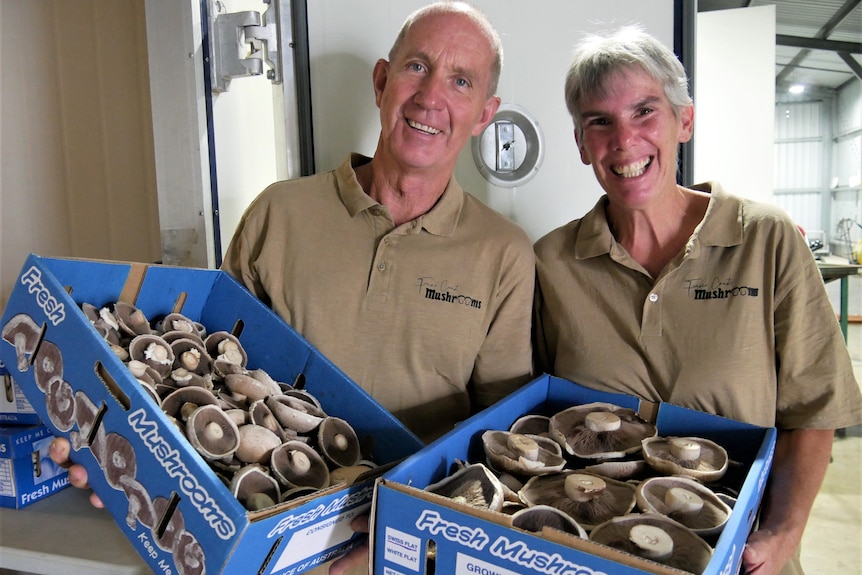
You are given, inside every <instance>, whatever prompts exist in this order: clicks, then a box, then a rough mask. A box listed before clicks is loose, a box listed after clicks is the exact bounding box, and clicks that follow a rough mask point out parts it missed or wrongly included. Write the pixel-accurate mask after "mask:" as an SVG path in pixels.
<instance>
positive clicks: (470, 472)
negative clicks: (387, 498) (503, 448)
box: [425, 463, 504, 511]
mask: <svg viewBox="0 0 862 575" xmlns="http://www.w3.org/2000/svg"><path fill="white" fill-rule="evenodd" d="M425 491H428V492H430V493H435V494H437V495H441V496H443V497H448V498H449V499H452V500H454V501H456V502H458V503H461V504H464V505H468V506H470V507H476V508H478V509H489V510H491V511H500V510H501V509H502V508H503V500H504V498H503V485H502V484H501V483H500V480H499V479H497V476H496V475H494V473H493V472H492V471H491V470H490V469H488V468H487V467H485V466H484V465H482V464H481V463H474V464H472V465H467V466H465V467H463V468H461V469H459V470H458V471H456V472H455V473H452V474H451V475H449V476H448V477H445V478H443V479H441V480H440V481H438V482H436V483H432V484H431V485H429V486H428V487H426V488H425Z"/></svg>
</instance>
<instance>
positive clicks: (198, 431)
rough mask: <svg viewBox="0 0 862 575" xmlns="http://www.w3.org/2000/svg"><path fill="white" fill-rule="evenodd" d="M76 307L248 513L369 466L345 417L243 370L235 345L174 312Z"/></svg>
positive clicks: (242, 355) (350, 477)
mask: <svg viewBox="0 0 862 575" xmlns="http://www.w3.org/2000/svg"><path fill="white" fill-rule="evenodd" d="M81 309H82V311H83V312H84V314H85V315H86V316H87V318H88V319H89V320H90V322H91V323H92V325H93V327H94V328H95V329H96V330H97V331H98V332H99V334H100V335H102V337H103V338H104V339H105V341H106V342H107V343H108V345H109V346H110V347H111V349H112V350H113V351H114V353H115V354H116V355H117V356H118V357H119V358H120V359H121V360H122V361H123V362H124V363H125V365H126V366H127V367H128V368H129V370H130V371H131V373H132V375H133V376H134V377H135V379H136V380H137V381H138V383H139V384H140V385H141V386H142V388H143V389H145V390H146V391H147V393H148V394H149V395H150V397H151V398H152V399H153V401H155V402H156V403H157V404H158V405H159V406H160V407H161V409H162V410H163V411H164V412H165V414H166V415H167V416H168V417H169V418H170V419H171V420H172V421H173V422H174V423H175V424H176V425H177V427H178V428H179V429H181V430H182V431H183V433H184V434H185V436H186V438H187V439H188V441H189V443H190V444H191V445H192V447H194V449H195V450H196V451H197V452H198V453H199V454H200V455H201V456H202V457H203V458H204V459H205V460H206V461H207V462H208V464H209V465H210V467H211V468H212V469H213V470H214V471H215V473H216V474H217V475H218V476H219V477H220V478H221V479H222V481H223V482H224V483H225V484H226V485H227V486H228V487H229V488H230V490H231V492H232V493H233V495H234V496H236V498H237V499H238V500H239V501H240V502H241V503H242V504H243V505H244V506H245V507H246V508H247V509H248V510H250V511H256V510H260V509H264V508H266V507H270V506H273V505H275V504H278V503H280V502H283V501H287V500H290V499H293V498H296V497H301V496H304V495H308V494H311V493H314V492H316V491H318V490H320V489H324V488H327V487H329V486H332V485H335V484H338V483H351V482H352V481H354V480H355V479H356V478H357V477H358V476H359V475H361V474H362V473H364V472H366V471H369V470H371V469H373V468H374V467H375V464H374V463H373V462H370V461H367V460H363V459H362V453H361V449H360V445H359V439H358V437H357V435H356V432H355V431H354V429H353V427H352V426H351V425H350V424H349V423H348V422H347V421H345V420H343V419H340V418H337V417H334V416H330V415H328V414H327V413H326V412H325V411H324V410H323V408H322V407H321V405H320V402H319V401H318V400H317V399H316V398H315V397H314V396H313V395H311V394H310V393H308V392H307V391H305V390H302V389H298V388H295V387H294V386H293V385H290V384H287V383H284V382H278V381H275V380H274V379H273V378H272V377H270V375H269V374H268V373H266V372H265V371H264V370H262V369H259V368H258V369H253V368H250V367H249V366H248V365H247V362H248V355H247V353H246V351H245V350H244V349H243V347H242V345H241V343H240V341H239V339H238V338H236V337H235V336H234V335H232V334H230V333H228V332H226V331H217V332H213V333H207V330H206V328H205V327H204V326H203V325H202V324H200V323H199V322H195V321H192V320H191V319H189V318H187V317H185V316H183V315H182V314H179V313H171V314H168V315H167V316H165V317H164V319H162V320H161V321H158V322H156V323H155V324H151V322H150V320H149V319H148V318H147V317H146V316H145V315H144V314H143V312H141V310H139V309H137V308H136V307H135V306H134V305H132V304H129V303H127V302H116V303H114V304H113V305H107V306H103V307H101V308H96V307H95V306H93V305H91V304H88V303H84V304H82V306H81Z"/></svg>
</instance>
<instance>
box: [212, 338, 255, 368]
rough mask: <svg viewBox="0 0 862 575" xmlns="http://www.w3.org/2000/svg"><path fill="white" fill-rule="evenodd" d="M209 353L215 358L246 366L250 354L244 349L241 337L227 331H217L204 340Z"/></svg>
mask: <svg viewBox="0 0 862 575" xmlns="http://www.w3.org/2000/svg"><path fill="white" fill-rule="evenodd" d="M204 344H205V345H206V348H207V353H209V355H210V357H211V358H213V360H222V361H226V362H227V363H231V364H233V365H238V366H240V367H245V366H246V364H247V363H248V355H247V354H246V352H245V349H243V347H242V344H241V343H240V341H239V338H238V337H236V336H235V335H233V334H232V333H230V332H227V331H216V332H213V333H211V334H210V335H208V336H207V338H206V339H205V340H204Z"/></svg>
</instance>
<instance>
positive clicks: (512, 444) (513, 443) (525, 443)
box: [506, 433, 539, 461]
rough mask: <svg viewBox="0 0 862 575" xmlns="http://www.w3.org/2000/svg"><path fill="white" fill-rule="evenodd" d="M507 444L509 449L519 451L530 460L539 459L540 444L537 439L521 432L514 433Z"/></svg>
mask: <svg viewBox="0 0 862 575" xmlns="http://www.w3.org/2000/svg"><path fill="white" fill-rule="evenodd" d="M506 445H508V447H509V449H511V450H512V451H514V452H515V453H517V454H518V455H519V456H520V457H523V458H524V459H526V460H528V461H537V460H538V459H539V444H538V443H537V442H536V440H534V439H531V438H529V437H527V436H526V435H522V434H520V433H512V434H510V435H509V437H508V438H507V439H506Z"/></svg>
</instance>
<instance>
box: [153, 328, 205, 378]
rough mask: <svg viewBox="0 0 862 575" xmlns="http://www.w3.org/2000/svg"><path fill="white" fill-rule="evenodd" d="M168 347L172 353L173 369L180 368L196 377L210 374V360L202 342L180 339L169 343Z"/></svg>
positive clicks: (185, 338) (186, 338)
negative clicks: (196, 375)
mask: <svg viewBox="0 0 862 575" xmlns="http://www.w3.org/2000/svg"><path fill="white" fill-rule="evenodd" d="M163 339H164V338H163ZM165 341H167V340H165ZM169 345H170V347H171V351H173V352H174V363H173V368H174V369H179V368H182V369H185V370H187V371H189V372H192V373H196V374H198V375H206V374H210V373H212V358H210V356H209V354H208V353H207V349H206V347H205V346H204V344H203V342H199V341H195V340H194V339H191V338H188V337H182V338H177V339H174V340H173V341H171V342H169Z"/></svg>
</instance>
